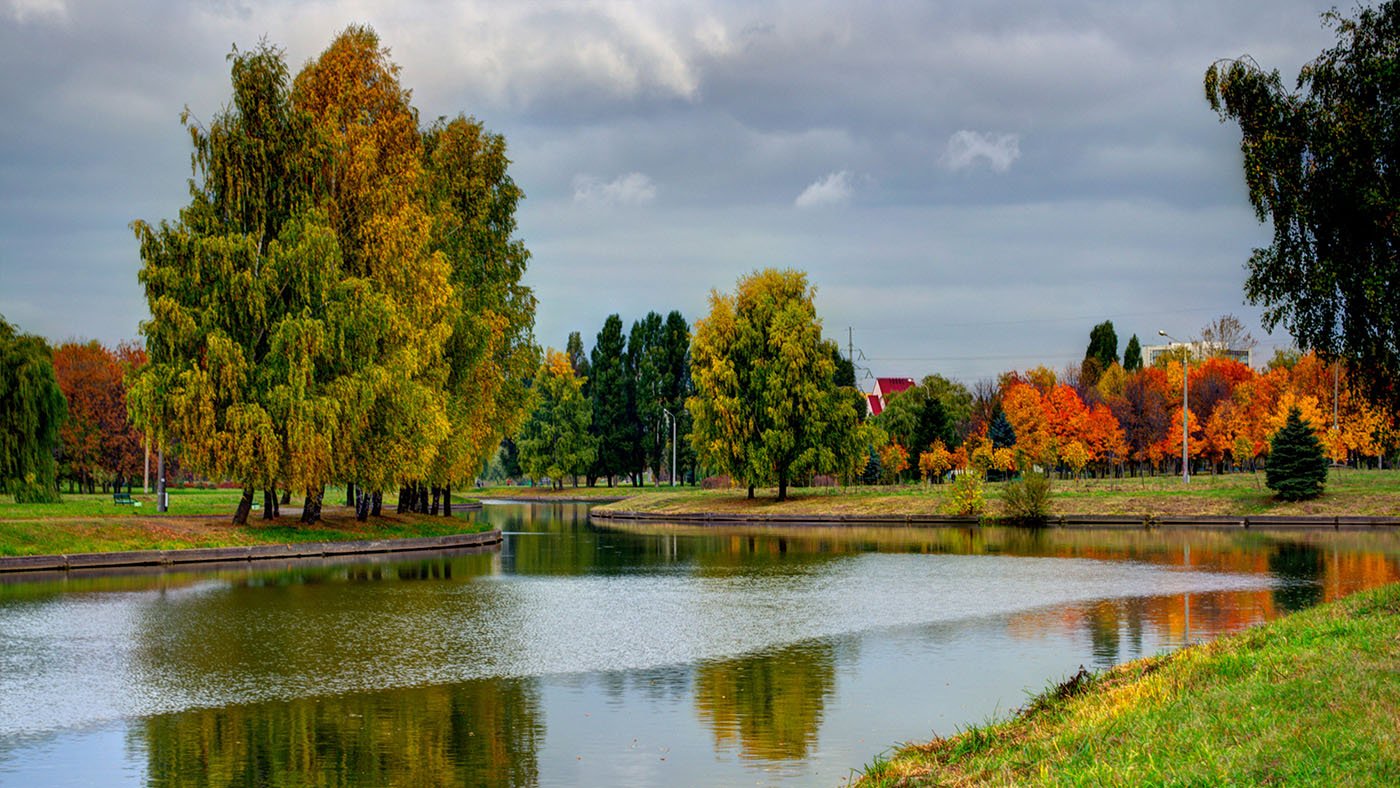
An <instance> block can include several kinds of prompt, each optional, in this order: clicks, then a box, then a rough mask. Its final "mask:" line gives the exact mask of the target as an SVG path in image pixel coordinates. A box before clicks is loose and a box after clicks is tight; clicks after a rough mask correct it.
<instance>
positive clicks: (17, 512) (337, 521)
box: [0, 490, 484, 556]
mask: <svg viewBox="0 0 1400 788" xmlns="http://www.w3.org/2000/svg"><path fill="white" fill-rule="evenodd" d="M239 495H240V493H239V491H238V490H172V491H171V492H170V507H169V509H170V510H169V511H168V512H166V513H163V514H162V513H157V512H156V510H155V509H156V500H155V496H154V495H142V494H140V493H137V494H136V495H134V496H133V497H134V498H135V499H136V500H137V501H139V502H140V503H141V506H139V507H137V506H128V505H117V504H115V503H113V502H112V496H111V495H102V494H97V495H82V494H79V495H64V496H63V501H62V502H61V503H57V504H15V503H13V502H12V501H11V500H10V499H8V498H6V499H4V500H3V501H0V556H5V555H58V554H72V553H102V552H111V551H114V550H177V549H181V548H188V547H233V546H241V545H254V544H286V543H291V542H317V541H356V540H361V539H404V538H409V537H417V536H445V535H448V534H460V533H472V532H475V531H479V530H483V529H484V527H482V526H477V525H476V524H475V523H474V522H472V521H469V520H465V519H463V518H461V517H452V518H445V517H431V516H428V515H400V514H394V513H393V512H392V508H391V507H389V508H386V510H385V513H384V515H383V516H381V517H377V518H370V519H369V521H367V522H364V523H361V522H358V521H357V520H355V516H354V512H353V510H351V509H350V508H348V507H345V506H337V505H334V504H332V505H328V506H326V507H325V508H324V510H323V519H322V521H321V522H319V523H317V524H315V525H303V524H302V523H300V522H298V521H297V516H298V515H300V513H301V500H300V499H299V498H293V500H292V502H291V503H290V504H288V505H286V506H285V507H284V508H283V510H282V511H283V515H282V516H281V517H280V518H278V519H276V520H271V521H269V520H263V519H261V515H262V513H261V512H260V511H255V512H253V513H252V515H251V516H250V517H249V518H248V524H247V525H246V526H234V525H232V524H231V522H230V520H231V518H232V514H233V511H234V509H235V508H236V507H237V505H238V498H239ZM258 500H259V502H260V501H261V497H260V496H259V499H258ZM326 500H327V501H328V502H334V501H337V500H338V501H343V500H344V492H343V491H334V490H331V491H327V493H326ZM453 501H454V503H466V502H468V501H469V499H465V498H460V497H458V496H455V495H454V496H453Z"/></svg>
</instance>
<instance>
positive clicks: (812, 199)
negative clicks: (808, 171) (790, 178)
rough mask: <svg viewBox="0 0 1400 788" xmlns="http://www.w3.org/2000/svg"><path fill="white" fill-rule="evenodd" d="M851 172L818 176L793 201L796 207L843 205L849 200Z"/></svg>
mask: <svg viewBox="0 0 1400 788" xmlns="http://www.w3.org/2000/svg"><path fill="white" fill-rule="evenodd" d="M851 191H852V189H851V173H850V172H848V171H846V170H841V171H840V172H833V173H831V174H829V175H827V176H825V177H823V178H818V179H817V180H815V181H813V182H812V183H811V185H809V186H808V187H807V188H805V189H803V190H802V193H801V194H799V195H797V199H796V200H794V201H793V205H796V206H797V207H798V208H820V207H822V206H826V205H845V204H846V203H848V202H850V201H851Z"/></svg>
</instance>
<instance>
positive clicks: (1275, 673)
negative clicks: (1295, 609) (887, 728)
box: [861, 584, 1400, 785]
mask: <svg viewBox="0 0 1400 788" xmlns="http://www.w3.org/2000/svg"><path fill="white" fill-rule="evenodd" d="M1397 664H1400V584H1393V585H1389V586H1384V587H1382V588H1379V589H1373V590H1371V591H1367V592H1363V593H1360V594H1357V595H1355V596H1352V597H1349V598H1347V599H1343V600H1341V601H1339V602H1333V603H1331V604H1328V605H1323V606H1320V607H1317V608H1312V609H1310V610H1306V611H1303V612H1300V613H1295V614H1292V615H1290V616H1286V617H1284V618H1282V619H1279V620H1277V621H1274V622H1272V623H1269V624H1265V625H1262V626H1259V627H1256V628H1254V629H1251V630H1248V631H1246V632H1243V633H1240V634H1238V635H1234V636H1231V637H1227V638H1222V639H1220V640H1217V641H1215V642H1213V643H1209V644H1206V645H1202V646H1193V647H1190V648H1187V649H1183V650H1181V651H1178V652H1176V653H1174V654H1171V655H1166V656H1159V657H1152V658H1148V659H1142V660H1136V661H1134V662H1129V663H1126V664H1124V665H1120V666H1118V667H1116V668H1113V669H1111V670H1108V671H1106V672H1104V673H1101V674H1097V675H1093V676H1090V675H1087V674H1083V673H1080V674H1076V675H1075V676H1074V677H1072V678H1071V679H1070V680H1069V681H1068V682H1065V683H1063V684H1059V685H1055V686H1053V687H1051V688H1050V689H1049V690H1047V691H1046V692H1044V693H1042V694H1040V695H1039V696H1037V697H1036V698H1034V699H1033V700H1032V701H1031V702H1030V703H1029V704H1028V705H1027V706H1026V708H1025V709H1024V710H1023V711H1021V712H1019V713H1018V714H1017V715H1016V716H1014V717H1013V718H1011V719H1010V720H1007V721H1004V722H1000V723H995V724H992V725H985V726H978V727H977V728H973V729H968V730H966V731H962V732H960V733H959V734H957V735H955V736H952V737H949V738H947V739H935V740H933V741H932V742H929V743H927V744H921V745H915V746H908V747H905V748H903V749H901V750H899V751H898V752H897V753H896V754H895V756H894V757H893V758H890V759H889V760H888V761H887V762H886V763H884V764H883V765H882V767H881V769H880V771H879V773H878V775H877V776H876V777H875V778H874V779H872V780H865V779H862V781H861V784H868V785H920V784H947V783H955V784H964V783H970V782H979V783H982V782H986V783H994V784H1015V785H1026V784H1032V785H1040V784H1048V783H1055V784H1074V785H1080V784H1166V783H1171V784H1200V785H1221V784H1242V785H1257V784H1309V785H1313V784H1325V785H1396V784H1400V744H1398V743H1397V740H1400V722H1398V721H1397V716H1396V712H1395V709H1397V708H1400V671H1397V670H1396V665H1397Z"/></svg>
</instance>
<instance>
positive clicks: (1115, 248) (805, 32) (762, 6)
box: [0, 0, 1335, 383]
mask: <svg viewBox="0 0 1400 788" xmlns="http://www.w3.org/2000/svg"><path fill="white" fill-rule="evenodd" d="M1329 5H1330V2H1328V1H1327V0H1313V1H1312V2H1296V1H1295V0H1273V1H1272V2H1269V3H1260V2H1258V0H1251V1H1249V2H1236V1H1235V0H1216V1H1215V2H1211V3H1185V2H1173V3H1162V2H1135V3H1122V2H1107V1H1105V2H1095V1H1092V0H1074V1H1073V2H1044V1H1043V0H1012V1H1009V2H998V1H997V0H984V2H978V3H967V2H963V3H952V2H907V3H851V2H848V3H829V4H823V3H819V2H814V1H813V0H802V2H785V3H770V2H736V3H709V4H706V3H675V4H670V3H660V2H647V3H635V4H633V3H621V2H595V3H567V2H566V3H549V2H490V3H469V2H404V1H402V0H400V1H399V2H385V3H379V2H372V1H370V0H362V1H361V2H299V3H290V2H289V3H277V2H238V0H224V1H219V0H213V1H210V2H170V3H158V2H148V1H147V0H126V1H124V2H120V3H112V2H82V1H80V0H0V67H2V68H3V73H4V74H5V75H6V77H5V79H4V81H3V83H0V102H2V103H0V106H3V107H4V110H3V112H0V314H4V315H5V317H6V318H7V319H8V320H9V321H10V322H11V323H17V324H18V325H19V326H20V327H21V328H22V329H23V330H25V331H29V332H33V333H37V334H42V335H44V336H47V337H49V338H50V339H51V340H54V341H62V340H65V339H69V338H74V337H77V338H97V339H100V340H103V341H105V342H109V343H115V342H116V341H119V340H122V339H130V338H135V337H136V336H137V335H138V328H137V327H138V324H139V322H140V321H141V320H142V319H144V318H145V317H146V316H147V311H146V306H145V301H144V298H143V296H142V293H141V289H140V286H139V284H138V283H137V281H136V272H137V270H138V269H139V267H140V261H139V258H138V254H137V245H136V242H135V240H134V238H133V236H132V233H131V231H130V229H129V228H128V225H129V223H130V222H131V221H132V220H133V219H137V218H140V219H145V220H150V221H158V220H160V219H164V218H173V217H175V215H176V213H177V211H178V210H179V208H180V206H181V205H182V204H183V203H184V202H185V201H186V199H187V191H186V179H187V178H188V177H189V174H190V173H189V152H190V145H189V139H188V137H187V135H186V134H185V132H184V131H183V129H182V128H181V126H180V123H179V113H180V110H181V108H182V107H184V106H186V105H188V106H189V107H190V109H191V110H192V111H193V113H194V114H195V116H196V117H198V118H203V119H207V118H209V117H211V116H212V115H213V114H214V113H215V112H216V111H217V110H218V109H219V108H220V106H221V105H222V104H223V103H224V102H225V101H226V100H227V98H228V96H229V92H230V89H229V74H228V63H227V62H226V55H227V54H228V52H229V51H230V48H231V47H232V46H233V45H238V46H239V47H243V48H248V47H251V46H253V45H254V44H256V43H257V41H258V39H259V38H260V37H264V36H265V37H266V38H267V39H268V40H269V41H271V42H272V43H275V44H278V45H281V46H283V47H285V48H286V51H287V56H288V61H289V63H290V64H291V66H292V68H293V70H296V69H297V68H299V67H300V65H301V64H302V63H304V62H305V61H307V60H308V59H310V58H313V57H315V56H316V55H317V54H319V52H320V51H321V50H323V49H324V48H325V47H326V46H327V45H328V44H329V43H330V41H331V39H332V38H333V37H334V36H335V35H336V34H337V33H338V32H339V31H341V30H342V29H344V27H345V26H346V25H348V24H351V23H362V24H369V25H370V26H372V27H373V28H374V29H375V30H376V31H377V32H378V33H379V35H380V38H381V39H382V41H383V42H384V44H385V45H387V46H388V47H389V48H390V49H391V51H392V56H393V59H394V60H395V61H396V62H398V63H399V64H400V65H401V66H402V67H403V73H402V80H403V83H404V84H405V85H406V86H407V87H409V88H411V89H412V90H413V101H414V104H415V106H416V107H417V108H418V110H419V112H420V115H421V117H422V118H423V119H424V120H425V122H426V121H427V120H430V119H432V118H435V117H437V116H440V115H455V114H457V113H459V112H465V113H467V114H471V115H475V116H476V117H477V118H479V119H481V120H482V121H483V122H484V123H485V124H486V126H487V127H488V128H490V129H492V130H493V131H496V132H499V133H502V134H504V135H505V136H506V139H507V142H508V145H509V147H510V152H511V158H512V160H513V162H514V163H513V165H512V168H511V170H512V173H513V175H514V177H515V179H516V181H517V183H519V184H520V186H521V187H522V188H523V189H524V191H525V194H526V200H525V201H524V202H523V203H522V205H521V208H520V212H519V215H518V218H519V233H520V237H521V238H522V239H523V240H524V241H525V243H526V245H527V246H528V247H529V248H530V250H531V252H532V253H533V259H532V261H531V263H530V268H529V272H528V274H527V277H526V281H527V282H528V284H530V285H531V286H532V287H533V288H534V290H535V293H536V294H537V296H538V297H539V311H538V314H537V317H536V323H535V327H536V335H537V338H538V341H539V342H540V344H541V345H550V346H554V347H562V346H563V344H564V341H565V339H566V337H567V335H568V332H569V331H572V330H579V331H582V332H583V334H584V337H585V342H586V343H587V344H588V345H590V346H591V344H592V339H593V337H594V336H595V335H596V333H597V331H598V329H599V328H600V327H601V325H602V322H603V319H604V317H606V316H607V315H608V314H609V313H612V312H618V313H620V314H621V315H622V317H623V319H624V321H626V322H627V323H629V324H630V322H631V321H632V320H634V319H636V318H638V317H640V316H642V315H643V314H645V313H646V312H647V311H648V310H652V309H654V310H656V311H658V312H662V313H665V312H666V311H668V310H670V309H680V310H681V311H682V312H683V313H684V314H685V315H686V317H687V319H689V320H691V321H692V322H693V321H694V320H695V319H696V318H697V317H700V316H702V315H703V313H704V311H705V309H706V296H707V294H708V292H709V291H710V290H711V289H712V288H718V289H721V290H729V289H732V288H733V286H734V282H735V280H736V279H737V278H738V277H739V276H740V275H742V274H744V273H746V272H748V271H751V270H754V269H755V268H760V267H768V266H776V267H795V268H800V269H803V270H806V271H807V272H809V274H810V277H811V280H812V282H813V283H814V284H815V285H816V286H817V288H818V292H817V308H818V311H819V314H820V315H821V317H822V318H823V321H824V325H825V329H826V333H827V335H828V336H829V337H831V338H833V339H837V340H839V341H840V343H841V345H842V347H843V348H844V347H845V346H846V342H847V328H848V327H850V328H852V329H853V332H854V340H855V346H856V348H857V349H858V351H862V352H863V354H864V357H865V358H866V359H868V361H865V362H862V363H863V365H864V366H866V367H868V368H869V369H871V370H872V371H873V372H874V374H876V375H899V376H909V377H922V376H923V375H925V374H928V373H931V372H939V373H942V374H945V375H948V376H950V377H954V378H958V379H961V380H964V381H966V382H969V383H971V382H972V381H974V380H976V379H978V378H980V377H986V376H991V375H994V374H996V373H998V372H1000V371H1002V370H1006V369H1012V368H1018V369H1024V368H1027V367H1030V366H1033V365H1035V364H1039V363H1045V364H1049V365H1051V366H1053V367H1055V368H1060V367H1063V366H1064V365H1065V364H1066V363H1067V362H1069V361H1071V360H1076V361H1077V360H1078V359H1081V358H1083V354H1084V348H1085V346H1086V345H1087V342H1088V334H1089V329H1090V327H1091V326H1092V325H1093V324H1094V323H1096V322H1099V321H1100V320H1102V319H1105V318H1110V319H1112V320H1113V322H1114V325H1115V326H1116V327H1117V331H1118V335H1119V338H1120V350H1121V345H1122V344H1126V342H1127V339H1128V336H1129V335H1130V334H1132V333H1137V334H1138V335H1139V337H1140V338H1142V340H1143V341H1144V343H1145V344H1147V343H1149V342H1150V340H1151V339H1155V335H1156V331H1157V329H1158V328H1163V329H1166V330H1167V331H1168V332H1170V333H1172V334H1175V335H1177V336H1188V335H1192V334H1194V333H1196V332H1197V331H1198V330H1199V328H1200V327H1201V326H1202V325H1203V324H1204V323H1205V322H1206V321H1208V320H1209V319H1211V318H1212V317H1215V316H1218V315H1220V314H1223V313H1226V312H1232V313H1234V314H1237V315H1239V316H1240V317H1241V318H1242V319H1243V320H1244V321H1245V323H1246V324H1247V325H1248V326H1249V327H1250V328H1251V330H1253V331H1254V333H1255V335H1256V336H1257V337H1259V338H1260V339H1261V340H1262V342H1263V345H1262V346H1261V348H1260V349H1259V350H1258V351H1256V353H1260V352H1262V353H1264V354H1265V356H1266V357H1267V355H1269V354H1271V353H1272V347H1273V345H1275V344H1287V337H1286V336H1284V335H1282V329H1279V333H1278V334H1276V335H1275V336H1273V337H1269V336H1266V335H1264V334H1263V332H1262V330H1261V329H1260V328H1259V323H1258V314H1259V310H1258V309H1257V308H1255V307H1249V306H1245V305H1244V303H1243V295H1242V283H1243V281H1244V276H1245V273H1244V263H1245V261H1246V260H1247V259H1248V257H1249V253H1250V250H1251V249H1252V248H1253V247H1255V246H1258V245H1261V244H1263V243H1266V242H1267V239H1268V232H1267V228H1266V227H1264V226H1263V225H1260V224H1259V223H1258V222H1257V220H1256V219H1255V217H1254V215H1253V213H1252V211H1251V210H1250V208H1249V206H1248V203H1247V202H1246V198H1245V190H1244V186H1243V180H1242V176H1241V173H1240V164H1239V161H1240V154H1239V147H1238V146H1239V133H1238V129H1237V128H1236V127H1234V126H1231V125H1221V124H1220V123H1219V122H1218V121H1217V120H1216V118H1215V116H1214V115H1213V114H1212V113H1211V112H1210V110H1209V108H1208V107H1207V106H1206V103H1205V100H1204V97H1203V93H1202V88H1201V77H1202V74H1203V72H1204V71H1205V69H1206V67H1207V66H1208V65H1210V63H1211V62H1213V61H1214V60H1216V59H1218V58H1223V57H1237V56H1239V55H1242V54H1246V53H1248V54H1250V55H1253V56H1254V57H1255V58H1256V59H1257V60H1258V61H1259V62H1260V63H1261V64H1263V65H1265V66H1266V67H1270V68H1279V69H1280V70H1281V71H1282V72H1283V74H1284V77H1285V79H1286V80H1287V81H1288V82H1289V83H1290V84H1291V82H1292V80H1293V78H1294V77H1295V76H1296V74H1297V70H1298V68H1299V66H1301V65H1302V64H1303V63H1305V62H1306V61H1308V60H1310V59H1312V58H1313V57H1315V56H1316V55H1317V54H1318V53H1319V52H1320V51H1321V50H1322V49H1323V48H1325V47H1327V46H1329V45H1330V44H1331V43H1332V42H1333V41H1334V38H1335V37H1334V36H1333V35H1332V33H1331V32H1330V31H1328V30H1326V29H1324V28H1323V27H1322V26H1321V23H1320V20H1319V13H1320V12H1321V11H1323V10H1325V9H1326V8H1327V7H1328V6H1329Z"/></svg>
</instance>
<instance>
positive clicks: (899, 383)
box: [865, 378, 914, 416]
mask: <svg viewBox="0 0 1400 788" xmlns="http://www.w3.org/2000/svg"><path fill="white" fill-rule="evenodd" d="M913 386H914V379H913V378H875V390H874V391H872V392H870V393H869V394H866V395H865V404H866V406H867V407H869V408H870V415H871V416H879V415H880V412H881V411H883V410H884V409H885V404H886V402H887V401H888V400H889V398H890V397H892V396H894V395H895V394H898V393H899V392H901V391H905V390H907V389H910V388H912V387H913Z"/></svg>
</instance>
